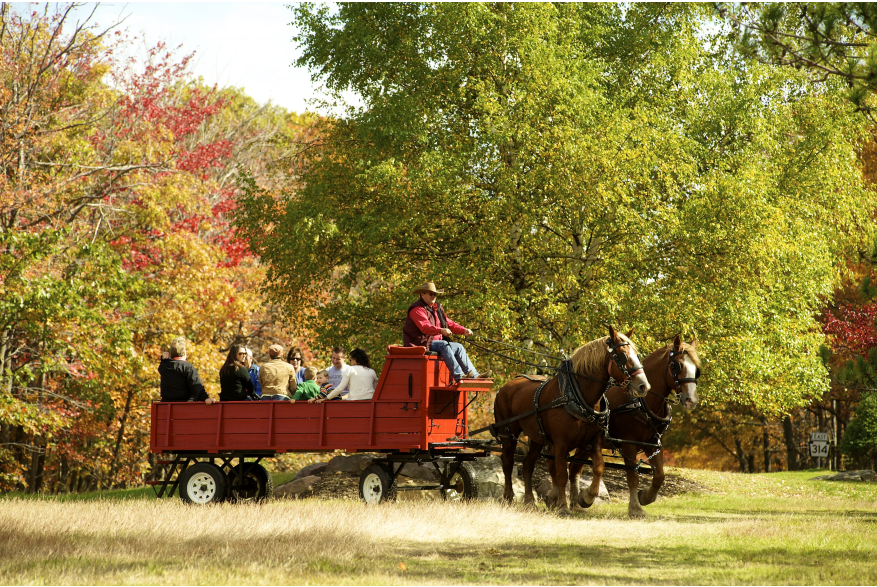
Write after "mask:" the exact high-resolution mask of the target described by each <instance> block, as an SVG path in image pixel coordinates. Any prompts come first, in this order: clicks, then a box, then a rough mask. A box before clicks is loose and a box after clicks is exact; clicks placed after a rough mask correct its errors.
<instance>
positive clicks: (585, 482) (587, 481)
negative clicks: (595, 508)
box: [579, 475, 610, 503]
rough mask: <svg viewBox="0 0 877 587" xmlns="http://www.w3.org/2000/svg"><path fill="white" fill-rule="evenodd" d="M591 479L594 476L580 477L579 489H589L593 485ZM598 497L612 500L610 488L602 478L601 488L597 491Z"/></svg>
mask: <svg viewBox="0 0 877 587" xmlns="http://www.w3.org/2000/svg"><path fill="white" fill-rule="evenodd" d="M591 479H592V477H585V476H584V475H582V476H581V477H579V491H587V490H588V488H589V487H590V486H591ZM597 499H599V500H602V499H605V500H606V501H610V498H609V490H608V489H606V484H605V483H603V479H602V478H601V479H600V489H599V490H598V491H597ZM595 503H596V502H595Z"/></svg>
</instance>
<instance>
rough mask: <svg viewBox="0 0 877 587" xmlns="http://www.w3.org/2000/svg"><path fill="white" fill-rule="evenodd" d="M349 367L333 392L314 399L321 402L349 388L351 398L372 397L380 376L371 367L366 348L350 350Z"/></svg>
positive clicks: (348, 396)
mask: <svg viewBox="0 0 877 587" xmlns="http://www.w3.org/2000/svg"><path fill="white" fill-rule="evenodd" d="M348 369H349V370H348V372H347V373H346V374H345V375H344V377H343V378H342V379H341V383H339V384H338V386H337V387H336V388H335V389H334V390H332V393H330V394H329V395H327V396H326V398H325V399H323V398H318V399H315V400H312V401H314V402H316V403H321V402H324V401H326V400H329V399H333V398H335V397H337V396H338V395H341V393H342V392H344V391H345V390H347V389H349V390H350V393H349V394H348V395H347V399H349V400H365V399H371V398H372V396H373V395H374V394H375V387H377V385H378V376H377V374H376V373H375V372H374V370H373V369H372V368H371V363H370V362H369V360H368V355H367V354H366V352H365V351H364V350H362V349H353V350H352V351H350V365H349V366H348Z"/></svg>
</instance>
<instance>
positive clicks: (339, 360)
mask: <svg viewBox="0 0 877 587" xmlns="http://www.w3.org/2000/svg"><path fill="white" fill-rule="evenodd" d="M345 355H347V350H346V349H345V348H344V347H343V346H336V347H335V348H333V349H332V366H331V367H329V368H328V369H326V371H327V372H328V373H329V383H330V384H331V385H332V387H333V388H334V389H337V390H338V391H339V392H340V395H341V398H342V399H347V394H348V392H349V390H348V389H346V388H344V387H341V388H339V387H338V386H339V385H341V380H342V379H344V376H345V375H347V374H348V373H349V372H350V365H348V364H347V363H345V362H344V357H345Z"/></svg>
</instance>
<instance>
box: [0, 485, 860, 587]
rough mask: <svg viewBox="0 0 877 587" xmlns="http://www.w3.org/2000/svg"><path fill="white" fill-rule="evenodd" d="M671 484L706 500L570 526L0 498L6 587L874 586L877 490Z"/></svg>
mask: <svg viewBox="0 0 877 587" xmlns="http://www.w3.org/2000/svg"><path fill="white" fill-rule="evenodd" d="M675 472H676V473H679V474H682V475H684V476H686V477H689V478H691V479H693V480H696V481H698V482H699V483H701V484H703V485H704V486H707V487H710V488H711V491H710V492H709V493H700V494H686V495H680V496H677V497H674V498H667V499H662V498H659V499H658V502H657V503H655V504H653V505H650V506H648V507H647V508H646V509H647V510H648V511H649V513H650V514H651V517H650V518H649V519H648V520H645V521H639V520H637V521H634V520H629V519H627V506H626V496H613V497H614V498H615V499H614V501H613V503H611V504H608V505H601V506H595V507H593V508H591V509H590V510H587V511H585V512H581V513H577V514H576V515H575V516H574V517H573V518H570V519H560V518H558V517H556V516H555V515H554V514H552V513H550V512H546V511H545V510H542V509H525V508H523V507H520V506H515V507H505V506H502V505H499V504H493V503H484V502H482V503H477V504H472V505H465V504H444V503H435V502H425V503H420V502H400V503H396V504H390V505H387V506H379V507H366V506H364V505H362V504H360V503H358V502H353V501H318V500H301V501H279V500H278V501H275V502H272V503H270V504H267V505H263V506H258V505H253V506H239V505H237V506H236V505H219V506H209V507H193V506H186V505H183V504H182V503H181V502H180V501H179V500H178V499H176V498H175V499H170V500H162V501H158V500H155V499H154V498H144V497H142V494H133V493H131V492H129V493H123V494H117V495H114V496H108V494H104V495H103V496H101V497H100V498H98V499H95V498H94V496H91V498H90V499H81V497H82V496H80V499H77V500H62V499H57V498H41V499H24V498H22V497H6V498H0V583H4V584H8V583H14V584H32V583H38V584H42V583H51V584H83V583H89V584H91V583H95V584H107V583H109V584H121V583H124V584H129V583H130V584H179V583H186V584H229V583H247V584H277V583H284V584H304V583H317V584H326V583H329V584H373V583H380V584H459V583H493V584H517V583H527V584H582V583H584V584H619V583H621V584H756V583H757V584H796V585H797V584H859V585H862V584H868V585H873V584H875V583H877V484H873V483H867V484H864V483H859V484H853V483H844V484H841V483H836V482H827V481H810V480H809V479H810V477H814V476H816V475H818V474H820V473H821V472H819V471H809V472H797V473H774V474H767V475H742V474H734V473H717V472H710V471H695V470H676V471H675ZM147 491H148V490H147ZM123 496H124V497H131V498H132V499H120V498H121V497H123ZM619 498H621V499H619Z"/></svg>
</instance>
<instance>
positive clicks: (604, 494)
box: [536, 475, 611, 505]
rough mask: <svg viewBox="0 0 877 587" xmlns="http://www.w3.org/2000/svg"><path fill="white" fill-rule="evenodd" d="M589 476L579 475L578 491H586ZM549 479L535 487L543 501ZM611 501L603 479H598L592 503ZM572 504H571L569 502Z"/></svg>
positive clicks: (547, 490) (589, 481)
mask: <svg viewBox="0 0 877 587" xmlns="http://www.w3.org/2000/svg"><path fill="white" fill-rule="evenodd" d="M591 479H592V478H591V477H585V476H584V475H582V476H581V477H579V492H580V493H582V492H587V491H588V488H589V487H590V486H591ZM551 487H552V485H551V479H545V480H544V481H542V484H541V485H539V487H537V488H536V494H537V495H538V496H539V497H540V498H541V499H542V501H545V497H546V496H547V495H548V492H550V491H551ZM568 492H569V488H567V495H569V493H568ZM604 501H605V502H609V501H611V499H610V497H609V490H607V489H606V484H605V483H603V479H600V490H599V491H598V492H597V497H596V499H594V503H603V502H604ZM570 505H573V504H570Z"/></svg>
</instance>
